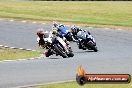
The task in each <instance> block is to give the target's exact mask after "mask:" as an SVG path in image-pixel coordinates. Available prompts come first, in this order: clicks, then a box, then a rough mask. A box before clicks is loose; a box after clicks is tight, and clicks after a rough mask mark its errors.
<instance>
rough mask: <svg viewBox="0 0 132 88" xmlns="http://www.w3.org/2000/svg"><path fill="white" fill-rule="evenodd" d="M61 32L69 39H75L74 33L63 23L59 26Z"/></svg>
mask: <svg viewBox="0 0 132 88" xmlns="http://www.w3.org/2000/svg"><path fill="white" fill-rule="evenodd" d="M59 33H60V34H61V35H62V36H64V37H65V38H66V39H67V40H68V41H73V35H72V33H71V32H70V30H69V29H68V27H67V26H64V25H61V26H60V27H59Z"/></svg>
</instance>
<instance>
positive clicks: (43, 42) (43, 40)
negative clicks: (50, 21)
mask: <svg viewBox="0 0 132 88" xmlns="http://www.w3.org/2000/svg"><path fill="white" fill-rule="evenodd" d="M37 35H38V37H37V42H38V44H39V47H40V48H41V49H46V50H45V56H46V57H49V56H50V55H52V52H51V49H49V48H47V47H50V45H52V42H53V38H54V36H53V35H52V34H51V33H50V32H48V31H44V30H43V29H38V31H37Z"/></svg>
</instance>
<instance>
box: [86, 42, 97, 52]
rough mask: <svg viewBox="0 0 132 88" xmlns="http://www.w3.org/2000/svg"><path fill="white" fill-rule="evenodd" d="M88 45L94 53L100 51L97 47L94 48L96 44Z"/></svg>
mask: <svg viewBox="0 0 132 88" xmlns="http://www.w3.org/2000/svg"><path fill="white" fill-rule="evenodd" d="M88 45H89V46H90V47H91V49H92V50H94V52H97V51H98V49H97V47H96V46H94V44H93V43H92V42H89V43H88Z"/></svg>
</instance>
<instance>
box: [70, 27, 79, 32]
mask: <svg viewBox="0 0 132 88" xmlns="http://www.w3.org/2000/svg"><path fill="white" fill-rule="evenodd" d="M71 31H72V32H75V33H78V32H79V31H80V28H79V27H76V26H75V25H73V26H72V27H71Z"/></svg>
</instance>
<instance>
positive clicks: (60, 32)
mask: <svg viewBox="0 0 132 88" xmlns="http://www.w3.org/2000/svg"><path fill="white" fill-rule="evenodd" d="M52 30H57V32H58V35H60V37H62V38H65V37H66V35H67V34H68V33H71V30H70V29H69V28H67V27H66V26H65V25H63V24H60V23H59V22H57V21H53V27H52ZM71 38H72V40H73V41H75V39H74V37H73V35H72V36H71Z"/></svg>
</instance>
